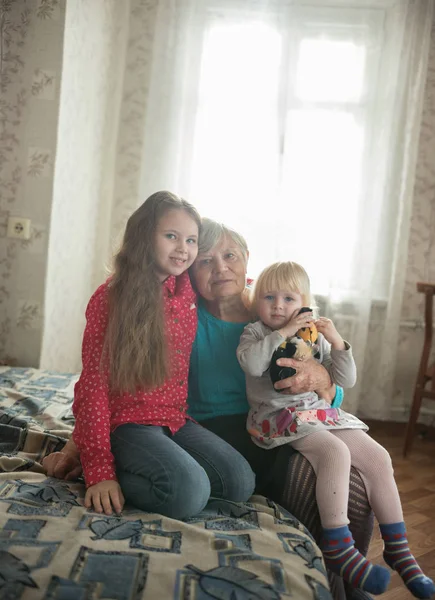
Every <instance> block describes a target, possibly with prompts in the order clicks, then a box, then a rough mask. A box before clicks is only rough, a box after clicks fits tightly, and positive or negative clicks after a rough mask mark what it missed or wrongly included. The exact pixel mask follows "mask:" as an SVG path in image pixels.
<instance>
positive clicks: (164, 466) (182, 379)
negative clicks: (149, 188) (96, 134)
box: [73, 192, 254, 519]
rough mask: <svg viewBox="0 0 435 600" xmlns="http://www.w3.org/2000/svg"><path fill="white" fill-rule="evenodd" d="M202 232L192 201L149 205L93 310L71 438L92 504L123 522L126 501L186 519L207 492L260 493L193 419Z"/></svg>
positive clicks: (236, 496)
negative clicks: (193, 272)
mask: <svg viewBox="0 0 435 600" xmlns="http://www.w3.org/2000/svg"><path fill="white" fill-rule="evenodd" d="M200 224H201V222H200V217H199V215H198V213H197V212H196V210H195V208H194V207H193V206H192V205H190V204H189V203H188V202H186V201H185V200H182V199H181V198H178V197H177V196H175V195H174V194H171V193H169V192H157V193H155V194H153V195H152V196H150V197H149V198H148V199H147V200H146V201H145V202H144V203H143V204H142V205H141V206H140V207H139V208H138V209H137V210H136V212H134V213H133V215H132V216H131V217H130V219H129V220H128V223H127V227H126V230H125V234H124V239H123V243H122V247H121V249H120V251H119V252H118V254H117V255H116V257H115V262H114V271H113V274H112V276H111V277H110V278H109V279H108V280H107V281H106V282H105V283H104V284H103V285H101V286H100V287H99V288H98V289H97V291H96V292H95V293H94V295H93V296H92V298H91V299H90V301H89V304H88V307H87V310H86V320H87V323H86V328H85V332H84V337H83V349H82V359H83V370H82V374H81V377H80V379H79V381H78V382H77V384H76V386H75V389H74V405H73V412H74V416H75V418H76V425H75V429H74V432H73V440H74V442H75V444H76V446H77V448H78V450H79V452H80V460H81V463H82V467H83V474H84V478H85V482H86V487H87V491H86V497H85V506H87V507H91V506H93V507H94V509H95V510H96V511H97V512H103V511H104V512H105V513H106V514H111V513H112V508H113V509H114V510H115V512H117V513H119V512H120V511H121V510H122V507H123V504H124V499H125V500H126V501H128V502H129V503H131V504H133V505H134V506H136V507H137V508H140V509H142V510H145V511H151V512H158V513H161V514H163V515H166V516H170V517H173V518H179V519H181V518H186V517H189V516H192V515H195V514H196V513H198V512H200V511H201V510H202V509H203V508H204V506H205V504H206V503H207V501H208V499H209V497H210V495H212V496H215V497H220V498H226V499H230V500H235V501H243V500H247V499H248V498H249V496H250V495H251V494H252V492H253V489H254V475H253V473H252V471H251V468H250V467H249V465H248V463H247V462H246V460H245V459H244V458H243V457H242V456H241V455H240V454H239V453H238V452H237V451H236V450H234V449H233V448H232V447H231V446H230V445H229V444H227V443H226V442H224V441H223V440H222V439H220V438H218V437H217V436H215V435H214V434H212V433H211V432H209V431H207V430H206V429H204V428H203V427H201V426H200V425H198V424H197V423H195V422H193V421H192V420H191V419H189V417H188V416H187V414H186V411H187V404H186V398H187V379H188V370H189V359H190V352H191V347H192V343H193V340H194V337H195V333H196V327H197V311H196V297H195V294H194V292H193V290H192V287H191V284H190V279H189V275H188V272H187V269H188V268H189V267H190V266H191V264H192V263H193V261H194V260H195V258H196V255H197V253H198V236H199V233H200Z"/></svg>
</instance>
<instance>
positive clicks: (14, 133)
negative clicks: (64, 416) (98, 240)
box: [0, 0, 65, 365]
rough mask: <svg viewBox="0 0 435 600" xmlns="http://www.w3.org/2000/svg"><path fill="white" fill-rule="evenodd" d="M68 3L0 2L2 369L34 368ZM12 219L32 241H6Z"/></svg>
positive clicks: (55, 0)
mask: <svg viewBox="0 0 435 600" xmlns="http://www.w3.org/2000/svg"><path fill="white" fill-rule="evenodd" d="M64 14H65V0H0V52H1V71H0V92H1V94H0V115H1V130H0V362H1V361H7V362H12V361H16V362H18V363H19V364H22V365H36V364H37V363H38V360H39V352H40V345H41V325H42V306H43V301H44V280H45V272H46V257H47V232H48V228H49V223H50V213H51V201H52V185H53V160H54V156H55V151H56V132H57V115H58V108H59V88H60V73H61V68H62V47H63V32H64V20H65V19H64ZM9 216H22V217H26V218H29V219H31V222H32V228H31V238H30V239H29V240H26V241H16V240H11V239H8V238H6V226H7V219H8V217H9Z"/></svg>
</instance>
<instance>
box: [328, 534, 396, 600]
mask: <svg viewBox="0 0 435 600" xmlns="http://www.w3.org/2000/svg"><path fill="white" fill-rule="evenodd" d="M322 550H323V556H324V558H325V563H326V566H327V567H328V569H330V570H331V571H333V572H334V573H337V574H338V575H340V576H341V577H343V579H344V580H345V581H347V582H348V583H349V584H350V585H352V586H353V587H359V588H361V589H363V590H365V591H366V592H369V593H371V594H382V593H383V592H385V590H386V589H387V587H388V584H389V583H390V574H389V572H388V571H387V569H385V568H384V567H379V566H378V565H372V563H371V562H370V561H369V560H367V559H366V558H365V557H364V556H363V555H362V554H361V553H360V552H358V550H357V549H356V548H355V547H354V540H353V538H352V534H351V532H350V531H349V527H348V526H347V525H344V526H343V527H337V528H334V529H324V530H323V541H322Z"/></svg>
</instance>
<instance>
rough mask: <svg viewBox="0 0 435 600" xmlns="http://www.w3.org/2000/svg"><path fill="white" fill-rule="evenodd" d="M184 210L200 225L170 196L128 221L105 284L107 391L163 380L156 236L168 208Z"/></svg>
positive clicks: (152, 201)
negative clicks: (107, 313) (107, 306)
mask: <svg viewBox="0 0 435 600" xmlns="http://www.w3.org/2000/svg"><path fill="white" fill-rule="evenodd" d="M174 209H175V210H184V211H186V212H187V213H188V214H189V216H190V217H192V219H193V220H194V221H195V222H196V223H197V225H198V230H199V229H200V227H201V219H200V216H199V214H198V212H197V211H196V209H195V208H194V207H193V206H192V205H191V204H189V203H188V202H186V200H183V199H182V198H179V197H178V196H176V195H175V194H171V193H170V192H166V191H161V192H156V193H155V194H152V195H151V196H150V197H149V198H148V199H147V200H145V202H144V203H143V204H142V205H141V206H140V207H139V208H138V209H137V210H136V211H135V212H134V213H133V214H132V215H131V217H130V218H129V220H128V222H127V226H126V229H125V233H124V238H123V242H122V245H121V249H120V250H119V252H118V253H117V254H116V256H115V259H114V270H113V271H114V272H113V276H112V278H111V280H110V283H109V296H108V299H109V320H108V326H107V330H106V335H105V340H104V349H103V358H102V367H103V366H104V365H105V366H106V368H108V370H109V383H110V388H111V390H112V391H116V392H118V393H123V392H128V393H131V394H134V393H135V392H136V390H137V389H139V388H142V389H152V388H155V387H159V386H160V385H162V384H163V383H164V382H165V380H166V379H167V377H168V373H169V370H168V361H167V345H166V338H165V322H164V314H163V309H162V284H161V282H160V281H159V278H158V276H157V273H156V260H155V258H156V257H155V235H156V228H157V225H158V222H159V220H160V219H161V217H162V216H163V215H164V214H165V213H166V212H168V211H169V210H174Z"/></svg>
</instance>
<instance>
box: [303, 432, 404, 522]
mask: <svg viewBox="0 0 435 600" xmlns="http://www.w3.org/2000/svg"><path fill="white" fill-rule="evenodd" d="M291 445H292V447H293V448H295V449H296V450H298V451H299V452H300V453H301V454H303V456H305V458H306V459H307V460H309V461H310V463H311V465H312V467H313V469H314V471H315V473H316V476H317V483H316V499H317V505H318V507H319V513H320V520H321V522H322V526H323V527H324V528H334V527H341V526H343V525H347V524H348V523H349V520H348V518H347V504H348V500H349V476H350V467H351V465H352V466H353V467H355V469H356V470H357V471H359V473H360V475H361V478H362V480H363V482H364V485H365V488H366V492H367V497H368V500H369V502H370V505H371V507H372V509H373V512H374V513H375V516H376V518H377V520H378V521H379V523H381V524H382V525H386V524H389V523H399V522H401V521H403V512H402V505H401V503H400V497H399V492H398V490H397V485H396V482H395V480H394V474H393V465H392V463H391V457H390V455H389V454H388V452H387V451H386V450H385V448H383V447H382V446H381V445H380V444H378V443H377V442H375V441H374V440H373V439H372V438H371V437H370V436H368V435H367V434H366V433H365V432H364V431H362V430H360V429H341V430H337V431H318V432H315V433H311V434H310V435H307V436H306V437H304V438H301V439H300V440H296V441H294V442H292V444H291Z"/></svg>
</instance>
